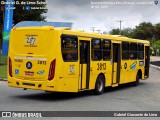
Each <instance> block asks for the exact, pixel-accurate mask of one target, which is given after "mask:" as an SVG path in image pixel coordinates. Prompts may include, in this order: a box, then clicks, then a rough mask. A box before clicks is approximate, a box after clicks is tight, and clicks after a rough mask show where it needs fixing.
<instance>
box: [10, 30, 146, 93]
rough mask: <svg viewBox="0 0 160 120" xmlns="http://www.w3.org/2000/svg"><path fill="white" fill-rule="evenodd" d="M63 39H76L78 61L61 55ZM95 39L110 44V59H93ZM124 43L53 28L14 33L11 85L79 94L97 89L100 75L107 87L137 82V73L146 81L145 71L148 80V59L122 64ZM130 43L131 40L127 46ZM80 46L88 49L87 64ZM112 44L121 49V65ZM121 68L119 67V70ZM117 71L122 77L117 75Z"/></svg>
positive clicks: (12, 39) (120, 40)
mask: <svg viewBox="0 0 160 120" xmlns="http://www.w3.org/2000/svg"><path fill="white" fill-rule="evenodd" d="M63 35H65V36H72V37H77V43H78V48H77V49H78V50H77V51H78V52H77V54H78V59H77V60H76V61H65V60H64V58H63V57H64V56H63V54H62V45H63ZM93 38H98V39H101V40H103V39H110V40H111V46H112V48H111V52H110V59H107V60H103V59H101V60H93V59H92V57H91V56H92V39H93ZM122 41H123V40H122V39H121V38H119V37H110V36H109V35H108V36H104V35H97V34H96V35H95V34H87V33H83V32H74V31H70V30H61V29H53V28H52V29H51V28H50V27H44V28H43V27H42V28H41V27H35V28H34V27H26V28H20V29H13V30H12V31H11V37H10V45H9V55H8V70H7V71H8V85H9V86H11V87H17V88H26V89H35V90H44V91H57V92H79V91H83V90H93V89H95V83H96V79H97V77H98V76H99V75H103V77H104V79H105V86H106V87H107V86H112V85H113V84H117V85H118V84H124V83H129V82H134V81H136V75H137V73H138V71H141V72H142V78H141V79H146V78H147V77H145V69H147V70H146V74H147V75H148V76H149V73H148V69H149V68H148V66H147V67H146V68H145V64H146V63H145V62H147V63H148V62H149V61H147V59H145V55H144V59H135V60H134V59H132V60H131V59H128V60H123V59H122V45H121V43H122ZM130 41H131V42H137V43H141V41H139V40H132V39H131V40H130ZM130 41H129V40H128V42H130ZM142 43H143V44H144V49H145V47H148V46H149V44H148V43H146V42H145V41H142ZM81 44H83V45H84V46H88V47H89V53H88V55H90V58H89V60H88V59H87V60H88V63H86V62H83V63H81V60H80V59H81V54H82V52H81ZM113 44H114V45H116V46H118V47H119V48H118V51H117V53H120V56H119V58H120V62H119V64H118V62H114V61H113V59H114V56H113V55H116V54H115V53H114V54H113ZM84 46H83V47H84ZM63 52H64V51H63ZM72 52H74V50H73V51H72ZM144 53H145V51H144ZM87 60H86V61H87ZM117 60H118V59H117ZM118 65H120V66H119V67H118ZM146 65H147V64H146ZM118 70H119V71H120V75H118V74H117V72H118ZM117 75H118V77H120V78H119V81H117V78H118V77H117ZM87 85H88V86H87Z"/></svg>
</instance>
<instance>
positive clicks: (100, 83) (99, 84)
mask: <svg viewBox="0 0 160 120" xmlns="http://www.w3.org/2000/svg"><path fill="white" fill-rule="evenodd" d="M104 86H105V83H104V77H103V76H102V75H99V76H98V77H97V80H96V84H95V90H94V94H95V95H101V94H102V93H103V91H104Z"/></svg>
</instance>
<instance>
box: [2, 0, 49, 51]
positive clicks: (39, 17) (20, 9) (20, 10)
mask: <svg viewBox="0 0 160 120" xmlns="http://www.w3.org/2000/svg"><path fill="white" fill-rule="evenodd" d="M16 1H19V2H20V3H21V2H22V0H16ZM27 1H30V2H35V0H27ZM40 1H42V2H46V0H40ZM24 2H26V1H25V0H24ZM1 6H2V5H1V4H0V8H1ZM26 6H30V7H35V6H37V7H46V5H45V4H39V5H17V4H16V5H15V6H14V7H15V8H16V9H15V10H14V12H13V22H14V24H17V23H19V22H21V21H45V19H46V17H45V16H44V13H46V12H47V9H38V10H26V9H25V7H26ZM3 23H4V21H3V11H1V10H0V49H1V42H2V29H3Z"/></svg>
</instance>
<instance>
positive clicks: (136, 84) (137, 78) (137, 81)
mask: <svg viewBox="0 0 160 120" xmlns="http://www.w3.org/2000/svg"><path fill="white" fill-rule="evenodd" d="M139 79H140V74H139V72H138V73H137V76H136V81H135V82H134V83H133V85H134V86H138V85H139Z"/></svg>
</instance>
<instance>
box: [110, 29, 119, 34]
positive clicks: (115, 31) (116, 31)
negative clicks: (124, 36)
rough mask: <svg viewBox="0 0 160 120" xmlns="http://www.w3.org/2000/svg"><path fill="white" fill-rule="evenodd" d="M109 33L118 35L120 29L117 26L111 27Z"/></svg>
mask: <svg viewBox="0 0 160 120" xmlns="http://www.w3.org/2000/svg"><path fill="white" fill-rule="evenodd" d="M109 33H110V34H112V35H118V34H119V33H120V30H119V28H117V29H112V30H111V31H110V32H109Z"/></svg>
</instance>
